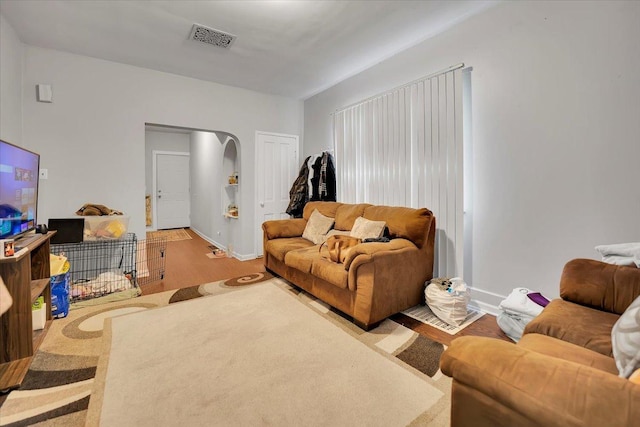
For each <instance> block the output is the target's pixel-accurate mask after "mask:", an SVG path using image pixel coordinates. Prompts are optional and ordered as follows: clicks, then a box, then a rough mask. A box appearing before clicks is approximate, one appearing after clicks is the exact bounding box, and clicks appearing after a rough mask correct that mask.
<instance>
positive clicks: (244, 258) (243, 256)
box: [191, 227, 256, 261]
mask: <svg viewBox="0 0 640 427" xmlns="http://www.w3.org/2000/svg"><path fill="white" fill-rule="evenodd" d="M191 231H193V232H194V233H196V234H197V235H198V236H200V237H202V239H203V240H206V241H207V242H209V243H211V244H212V245H215V246H216V247H218V248H220V249H223V250H225V251H226V250H227V246H226V245H223V244H222V243H219V242H216V241H215V240H214V239H212V238H211V237H209V236H207V235H206V234H204V233H202V232H200V231H199V230H197V229H195V228H193V227H191ZM231 255H232V256H233V257H234V258H235V259H237V260H240V261H249V260H251V259H256V254H239V253H238V252H236V251H233V252H232V253H231Z"/></svg>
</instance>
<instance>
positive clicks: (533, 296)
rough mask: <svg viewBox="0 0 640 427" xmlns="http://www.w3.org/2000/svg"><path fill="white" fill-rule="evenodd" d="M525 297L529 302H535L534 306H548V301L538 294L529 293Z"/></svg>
mask: <svg viewBox="0 0 640 427" xmlns="http://www.w3.org/2000/svg"><path fill="white" fill-rule="evenodd" d="M527 296H528V297H529V299H530V300H531V301H533V302H535V303H536V304H538V305H540V306H542V307H546V306H547V304H549V300H548V299H546V298H545V297H543V296H542V294H541V293H540V292H531V293H529V294H527Z"/></svg>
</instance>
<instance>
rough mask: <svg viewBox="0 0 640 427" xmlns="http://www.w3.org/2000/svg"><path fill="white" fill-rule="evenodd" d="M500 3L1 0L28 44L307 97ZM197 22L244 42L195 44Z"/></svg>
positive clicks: (1, 6)
mask: <svg viewBox="0 0 640 427" xmlns="http://www.w3.org/2000/svg"><path fill="white" fill-rule="evenodd" d="M494 4H496V1H481V0H460V1H451V0H449V1H435V0H430V1H303V0H299V1H186V0H185V1H148V0H143V1H137V0H128V1H101V0H91V1H90V0H80V1H79V0H70V1H69V0H61V1H58V0H30V1H24V0H0V13H1V14H2V15H3V16H4V17H5V18H6V20H7V21H8V22H9V23H10V24H11V26H12V27H13V28H14V30H15V31H16V33H17V34H18V37H19V38H20V40H21V41H22V42H23V43H26V44H29V45H33V46H40V47H44V48H49V49H56V50H61V51H66V52H71V53H75V54H79V55H86V56H91V57H95V58H100V59H106V60H109V61H115V62H120V63H123V64H129V65H134V66H138V67H143V68H149V69H153V70H158V71H163V72H167V73H173V74H178V75H182V76H187V77H193V78H197V79H201V80H208V81H212V82H217V83H221V84H225V85H230V86H237V87H242V88H246V89H251V90H255V91H259V92H264V93H270V94H275V95H281V96H285V97H292V98H296V99H306V98H308V97H310V96H313V95H314V94H317V93H319V92H321V91H323V90H325V89H327V88H329V87H331V86H333V85H335V84H336V83H338V82H340V81H342V80H344V79H346V78H348V77H350V76H353V75H355V74H357V73H359V72H361V71H363V70H365V69H367V68H369V67H371V66H373V65H375V64H377V63H378V62H380V61H382V60H384V59H386V58H389V57H390V56H392V55H394V54H395V53H398V52H400V51H402V50H404V49H406V48H408V47H410V46H413V45H415V44H417V43H419V42H421V41H423V40H425V39H427V38H429V37H432V36H434V35H437V34H439V33H440V32H442V31H444V30H446V29H447V28H449V27H451V26H452V25H455V24H456V23H458V22H460V21H462V20H464V19H466V18H468V17H469V16H472V15H474V14H476V13H479V12H481V11H483V10H485V9H487V8H488V7H491V6H493V5H494ZM194 23H198V24H201V25H204V26H207V27H211V28H214V29H217V30H221V31H224V32H227V33H230V34H233V35H235V36H236V37H237V39H236V40H235V42H234V43H233V44H232V46H231V48H230V49H229V50H226V49H223V48H220V47H215V46H211V45H208V44H204V43H200V42H196V41H192V40H188V37H189V34H190V32H191V28H192V25H193V24H194Z"/></svg>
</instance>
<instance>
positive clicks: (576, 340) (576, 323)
mask: <svg viewBox="0 0 640 427" xmlns="http://www.w3.org/2000/svg"><path fill="white" fill-rule="evenodd" d="M619 317H620V316H618V315H617V314H613V313H608V312H606V311H600V310H596V309H593V308H589V307H584V306H582V305H579V304H574V303H572V302H568V301H564V300H561V299H554V300H553V301H551V302H550V303H549V305H547V306H546V307H545V309H544V310H543V311H542V313H540V315H539V316H537V317H536V318H534V319H533V320H532V321H531V322H530V323H529V324H528V325H527V326H526V327H525V328H524V333H525V334H530V333H536V334H542V335H548V336H550V337H554V338H558V339H561V340H563V341H567V342H570V343H573V344H576V345H579V346H582V347H585V348H588V349H590V350H593V351H596V352H598V353H600V354H604V355H605V356H609V357H612V356H613V353H612V351H611V329H612V328H613V325H614V324H615V323H616V321H617V320H618V318H619Z"/></svg>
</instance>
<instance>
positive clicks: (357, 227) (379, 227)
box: [349, 216, 386, 240]
mask: <svg viewBox="0 0 640 427" xmlns="http://www.w3.org/2000/svg"><path fill="white" fill-rule="evenodd" d="M385 226H386V223H385V222H384V221H371V220H369V219H366V218H364V217H362V216H359V217H358V218H356V220H355V222H354V223H353V228H352V229H351V233H350V234H349V235H350V236H351V237H357V238H358V239H363V240H364V239H377V238H378V237H382V234H383V233H384V227H385Z"/></svg>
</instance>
